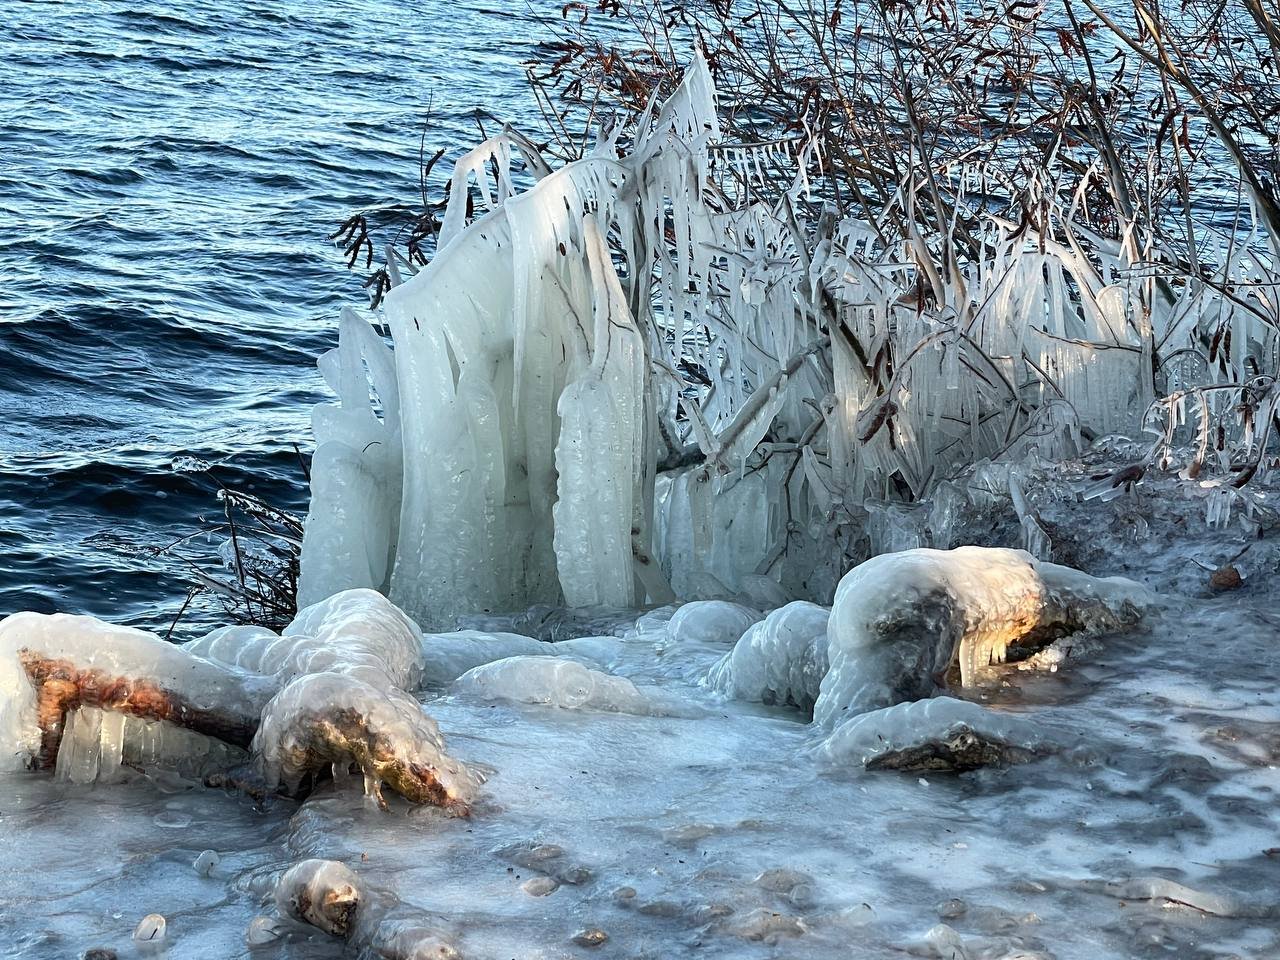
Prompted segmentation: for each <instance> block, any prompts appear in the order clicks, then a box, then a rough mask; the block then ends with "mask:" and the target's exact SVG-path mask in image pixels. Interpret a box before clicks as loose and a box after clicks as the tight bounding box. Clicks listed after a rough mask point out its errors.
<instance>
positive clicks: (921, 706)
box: [814, 697, 1052, 770]
mask: <svg viewBox="0 0 1280 960" xmlns="http://www.w3.org/2000/svg"><path fill="white" fill-rule="evenodd" d="M1051 743H1052V740H1050V739H1049V738H1048V737H1046V735H1045V734H1044V733H1043V732H1042V731H1041V730H1040V729H1039V728H1038V727H1037V726H1036V724H1035V723H1034V722H1032V721H1030V720H1028V719H1026V718H1025V717H1021V716H1017V715H1015V714H1009V713H997V712H996V711H994V710H988V709H986V708H985V707H981V706H979V705H978V704H976V703H970V702H969V701H967V700H957V699H955V698H954V697H934V698H932V699H928V700H917V701H915V702H912V703H899V704H896V705H894V706H892V707H883V708H881V709H879V710H872V711H870V712H869V713H861V714H858V715H856V716H852V717H850V718H848V719H847V720H844V721H843V722H841V723H840V724H838V725H837V726H836V728H835V729H834V730H832V731H831V733H830V734H828V735H827V736H826V738H824V739H823V740H822V741H821V742H820V743H819V744H818V745H817V746H816V747H815V748H814V754H815V756H817V757H818V758H819V759H821V760H822V761H824V762H827V763H830V764H834V765H837V766H841V767H848V766H855V765H858V766H864V767H867V768H868V769H876V768H892V769H901V770H972V769H975V768H977V767H984V766H993V765H999V764H1003V763H1010V762H1015V761H1020V760H1026V759H1029V758H1030V757H1032V756H1033V755H1034V754H1035V753H1037V752H1039V751H1043V750H1045V749H1048V747H1049V746H1050V745H1051Z"/></svg>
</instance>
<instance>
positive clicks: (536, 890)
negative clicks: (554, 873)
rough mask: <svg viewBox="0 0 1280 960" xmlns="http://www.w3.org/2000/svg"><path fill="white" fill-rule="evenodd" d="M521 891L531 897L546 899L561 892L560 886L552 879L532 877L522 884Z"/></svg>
mask: <svg viewBox="0 0 1280 960" xmlns="http://www.w3.org/2000/svg"><path fill="white" fill-rule="evenodd" d="M520 889H521V890H523V891H524V892H525V893H527V894H528V895H529V896H531V897H545V896H547V895H548V894H552V893H555V892H556V891H557V890H559V889H560V884H559V882H558V881H556V880H555V879H553V878H552V877H530V878H529V879H528V880H526V881H525V882H524V883H522V884H520Z"/></svg>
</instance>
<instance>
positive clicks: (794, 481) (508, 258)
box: [301, 58, 1253, 629]
mask: <svg viewBox="0 0 1280 960" xmlns="http://www.w3.org/2000/svg"><path fill="white" fill-rule="evenodd" d="M618 129H619V128H617V127H615V128H614V131H613V134H612V135H611V136H605V137H604V138H603V139H601V140H600V141H599V142H598V143H597V144H596V146H595V148H594V150H593V151H591V152H590V153H588V155H586V156H585V157H583V158H582V159H579V160H577V161H574V162H572V163H569V164H567V165H565V166H564V167H562V168H560V169H557V170H552V169H551V168H550V167H549V165H548V164H547V163H546V162H545V161H544V160H543V159H542V158H541V157H540V156H539V155H538V152H537V150H536V149H535V148H534V147H533V146H532V145H531V144H530V143H529V142H528V141H527V140H526V139H525V138H523V137H521V136H520V135H519V134H517V133H515V132H514V131H511V130H507V131H504V132H503V133H502V134H500V135H499V136H497V137H495V138H493V139H491V140H488V141H486V142H485V143H483V144H481V145H480V146H478V147H476V148H475V149H474V150H472V151H471V152H470V153H468V154H466V155H465V156H464V157H462V158H461V159H460V160H459V161H458V162H457V164H456V166H455V168H454V171H453V175H452V178H451V184H452V194H451V200H450V203H449V206H448V209H447V213H446V216H445V218H444V224H443V229H442V231H441V234H440V236H439V243H438V248H437V253H436V256H435V257H434V259H433V260H432V261H431V262H430V264H429V265H428V266H426V267H425V268H423V269H421V270H419V271H417V272H416V273H414V274H413V275H412V276H408V275H405V276H403V280H402V282H398V283H397V285H395V286H394V288H393V289H392V290H391V291H390V292H389V294H388V295H387V297H386V300H385V316H384V319H385V322H386V325H387V327H388V328H389V330H390V332H391V336H392V339H393V341H394V349H392V348H391V347H389V346H388V345H387V344H386V343H385V342H384V341H383V340H382V339H381V338H380V337H379V336H378V335H377V334H376V333H375V332H374V330H373V329H372V328H371V326H370V325H369V324H368V323H367V322H366V321H365V320H363V319H361V318H360V317H358V316H357V315H356V314H355V313H354V312H353V311H350V310H348V311H344V313H343V317H342V319H341V322H340V327H339V338H338V339H339V344H338V347H337V348H336V349H335V350H333V351H331V352H330V353H328V354H326V355H325V356H324V357H323V359H322V360H321V363H320V366H321V369H322V371H323V373H324V376H325V379H326V380H327V382H328V383H329V384H330V386H331V387H332V388H333V390H334V391H335V393H336V394H337V395H338V402H337V403H336V404H322V405H320V406H318V407H317V408H316V409H315V413H314V432H315V437H316V443H317V447H316V454H315V460H314V464H313V468H312V499H311V507H310V513H309V517H308V520H307V525H306V536H305V541H304V545H303V552H302V573H301V599H302V601H303V602H304V603H305V602H314V601H316V600H319V599H321V598H323V597H325V596H329V595H331V594H332V593H334V592H336V591H338V590H342V589H348V588H353V587H371V588H373V589H376V590H380V591H382V592H384V593H385V594H386V595H387V596H389V597H390V598H391V599H392V600H394V601H395V602H396V604H397V605H399V606H400V607H401V608H403V609H404V610H406V611H407V612H409V613H410V614H411V615H412V616H414V617H415V618H416V619H417V620H418V621H419V622H421V623H422V624H423V625H424V626H426V627H428V628H430V629H447V628H448V627H450V626H451V625H452V624H453V623H454V622H455V618H456V617H457V616H458V615H464V614H471V613H475V612H477V611H509V610H522V609H526V608H528V607H529V606H531V605H534V604H551V605H557V604H564V605H568V606H587V605H594V604H604V605H611V606H616V607H633V606H637V605H640V604H644V603H650V604H661V603H667V602H670V601H672V600H673V599H677V598H679V599H682V600H690V599H707V598H715V597H730V596H733V595H735V594H737V593H739V592H741V591H742V590H743V589H744V586H745V585H746V584H747V583H748V582H749V581H750V580H751V579H752V578H757V579H758V578H766V577H767V578H769V579H770V580H772V581H773V582H774V583H775V584H778V585H779V588H780V590H781V592H782V593H783V594H784V595H785V596H786V597H787V598H807V599H810V600H817V601H825V600H827V599H828V598H830V596H831V595H832V592H833V591H834V588H835V585H836V582H837V581H838V579H839V577H840V576H841V575H842V574H843V573H844V571H845V570H847V569H848V567H849V566H850V564H851V563H852V562H856V561H857V560H858V559H861V558H862V557H863V556H865V555H866V554H865V552H863V551H864V549H865V529H866V523H867V516H868V511H870V510H874V509H875V508H876V504H878V503H881V502H884V501H885V500H899V499H901V498H903V497H904V496H907V497H908V499H912V498H919V497H921V496H924V495H926V494H927V493H929V492H930V491H931V490H933V489H934V488H935V487H936V485H937V483H938V482H939V481H941V480H942V479H943V478H945V477H947V476H949V475H953V474H955V473H956V472H957V470H958V469H959V468H961V467H962V466H964V465H969V464H973V463H977V462H980V461H982V460H983V459H984V458H988V457H996V456H1002V457H1004V458H1006V459H1015V460H1016V459H1017V458H1019V457H1021V456H1023V455H1026V454H1028V453H1030V452H1032V451H1034V452H1037V453H1038V454H1039V455H1041V456H1045V457H1049V458H1053V457H1057V456H1061V455H1065V454H1069V453H1074V452H1075V450H1076V449H1077V447H1078V444H1079V438H1080V429H1081V428H1082V427H1087V428H1088V429H1089V430H1091V431H1092V432H1093V433H1094V434H1097V435H1101V434H1106V433H1111V432H1113V431H1119V430H1124V429H1128V428H1131V427H1136V426H1137V425H1138V424H1139V423H1140V421H1141V415H1142V411H1143V410H1144V409H1145V408H1146V405H1147V404H1148V403H1149V402H1150V401H1151V396H1150V394H1151V384H1150V376H1149V373H1150V370H1151V359H1150V356H1149V355H1148V354H1149V344H1150V343H1151V341H1152V338H1153V337H1154V338H1155V340H1156V341H1157V342H1159V343H1160V344H1161V345H1162V346H1163V347H1165V348H1166V349H1169V348H1171V347H1173V346H1176V344H1178V343H1181V342H1183V341H1186V342H1187V343H1191V341H1192V338H1194V336H1195V335H1196V332H1197V331H1198V330H1199V329H1200V328H1201V326H1202V325H1203V324H1202V321H1203V320H1204V318H1205V317H1207V316H1209V315H1210V314H1212V316H1213V317H1226V318H1227V321H1226V322H1231V323H1235V322H1236V320H1235V319H1234V318H1235V313H1233V312H1232V310H1233V308H1232V307H1231V306H1230V304H1225V305H1224V304H1223V303H1221V302H1219V303H1218V304H1217V309H1216V310H1214V309H1211V307H1213V304H1210V303H1208V302H1201V301H1200V300H1195V301H1194V302H1193V301H1192V300H1185V298H1184V300H1182V301H1179V302H1178V303H1176V304H1165V303H1163V302H1161V303H1157V304H1155V305H1154V306H1152V307H1151V308H1150V310H1149V311H1147V310H1146V308H1144V310H1136V309H1135V307H1134V302H1135V301H1134V297H1135V296H1136V294H1134V289H1133V284H1134V283H1136V282H1138V281H1135V280H1133V279H1132V277H1133V275H1134V271H1132V270H1130V269H1129V268H1128V260H1127V259H1126V257H1127V256H1128V254H1126V252H1125V251H1124V250H1122V249H1119V248H1117V249H1112V248H1111V247H1109V246H1108V245H1107V244H1106V243H1105V242H1104V241H1102V240H1100V239H1096V238H1093V239H1091V240H1090V244H1091V246H1090V248H1089V251H1088V252H1086V251H1085V250H1084V249H1083V248H1081V247H1080V246H1079V245H1078V244H1074V243H1072V244H1071V245H1067V246H1064V245H1063V244H1062V243H1060V242H1057V241H1054V240H1053V239H1052V238H1050V237H1036V236H1030V235H1027V234H1022V233H1018V232H1017V231H1014V230H1013V229H1012V227H1011V226H1010V225H1001V224H1000V223H998V222H996V221H992V222H991V224H990V227H991V231H992V232H993V236H994V238H995V239H994V240H993V241H992V243H991V245H990V247H989V249H991V250H993V251H995V252H994V253H993V254H991V259H990V260H989V262H981V263H974V264H970V265H968V266H967V267H964V268H963V271H962V272H963V274H964V276H963V277H962V278H958V279H956V280H955V281H954V282H950V283H942V281H940V280H937V278H936V277H929V278H920V277H917V275H916V268H914V267H912V266H911V262H912V261H916V262H923V261H922V260H921V257H920V256H918V255H917V254H919V251H915V252H914V253H913V252H912V251H911V250H903V249H897V248H890V249H886V248H885V246H884V245H883V243H882V241H881V240H879V239H878V237H879V233H878V231H877V230H876V229H874V228H873V227H872V226H870V225H868V224H865V223H862V222H860V221H857V220H853V219H843V220H842V219H839V218H837V217H835V216H834V215H828V214H822V215H821V216H818V217H817V218H816V219H815V220H814V221H813V222H809V221H808V220H807V219H806V213H805V211H806V210H813V209H814V208H815V207H816V206H818V205H817V204H815V203H814V202H813V198H812V197H811V196H810V195H809V189H810V175H811V173H812V172H814V171H818V172H820V170H821V164H822V162H823V158H821V157H820V156H818V155H817V154H816V153H815V151H814V149H813V148H812V145H811V144H806V143H803V142H799V143H798V144H789V145H786V146H785V149H779V150H775V151H773V152H772V153H771V154H770V156H769V157H768V158H767V159H768V160H769V164H767V165H766V164H764V163H762V162H760V161H761V158H760V156H758V154H759V150H760V149H761V148H752V149H746V148H738V147H734V146H733V145H730V144H725V143H722V142H720V129H719V123H718V120H717V116H716V109H715V91H714V89H713V86H712V81H711V77H710V75H709V73H708V70H707V67H706V65H705V64H704V63H703V62H702V61H701V59H700V58H695V60H694V62H693V64H692V65H691V67H690V68H689V70H688V72H687V74H686V76H685V78H684V81H683V82H682V84H681V85H680V86H679V88H678V89H677V90H676V91H675V93H674V94H673V95H672V96H671V97H670V99H669V100H667V101H666V102H665V103H662V104H661V105H658V104H656V103H655V104H653V105H651V107H650V109H649V110H648V111H647V112H646V113H645V114H644V115H643V116H642V117H640V118H639V119H638V121H636V122H635V123H634V124H633V125H629V126H628V129H627V138H626V143H627V148H626V149H625V150H624V149H622V148H620V146H619V138H618ZM517 152H518V153H519V154H520V155H521V156H522V157H523V160H524V170H525V174H526V176H527V177H528V178H531V179H532V181H533V182H532V185H531V186H529V187H528V188H527V189H524V190H520V189H517V186H516V181H517V180H518V179H519V178H518V177H516V176H515V175H514V174H513V170H514V167H513V162H514V160H513V157H514V155H515V154H516V153H517ZM781 162H790V163H793V164H794V170H795V180H794V184H793V185H792V187H791V189H790V190H787V191H783V192H782V193H781V195H780V196H777V194H778V191H777V189H776V188H773V189H772V192H773V194H774V195H775V196H776V200H775V201H771V202H770V203H766V202H765V201H764V200H762V199H760V197H764V196H769V195H770V190H771V188H770V186H769V184H768V183H767V182H765V173H764V169H765V167H766V166H769V167H770V168H772V169H777V167H778V164H779V163H781ZM757 180H758V181H759V182H757ZM957 189H958V190H960V191H961V192H962V193H963V192H964V191H966V190H969V191H971V192H973V193H974V194H975V195H978V194H980V193H981V191H982V189H984V185H983V184H982V183H981V182H979V181H976V180H975V181H973V182H969V181H968V180H967V179H966V178H965V176H963V175H962V176H961V177H960V180H959V181H958V182H957ZM469 200H470V204H469V203H468V201H469ZM469 206H470V207H474V208H475V209H477V210H479V211H481V212H482V215H478V216H476V217H475V218H474V219H473V220H471V221H470V222H468V221H467V219H466V211H467V210H468V208H469ZM908 219H909V216H908ZM1064 229H1066V228H1065V227H1064ZM1067 232H1068V234H1070V231H1069V230H1068V231H1067ZM388 258H389V259H388V263H389V266H390V267H391V273H392V274H393V276H394V277H395V278H396V279H397V280H400V279H401V275H402V272H403V273H407V272H408V271H409V269H410V268H409V267H408V266H407V265H403V264H401V263H400V261H399V259H398V258H397V257H396V256H395V254H394V253H393V252H390V251H389V252H388ZM935 280H937V283H936V284H934V281H935ZM926 281H927V282H928V283H929V284H934V286H935V289H934V290H933V297H932V300H931V301H930V303H929V304H928V305H925V304H923V303H922V301H921V300H920V299H919V298H918V297H911V296H908V295H907V294H908V292H909V291H911V290H914V289H918V285H919V284H924V283H926ZM1148 313H1149V314H1150V323H1151V324H1152V325H1153V326H1152V327H1151V328H1148V327H1147V326H1145V324H1146V323H1147V322H1148V321H1147V319H1146V318H1147V315H1148ZM1137 314H1142V320H1141V324H1138V325H1135V324H1136V323H1137V321H1136V320H1135V316H1136V315H1137ZM1214 322H1217V321H1216V320H1215V321H1214ZM1139 327H1141V329H1139ZM1252 329H1253V328H1249V329H1245V328H1243V327H1241V329H1240V330H1237V331H1236V339H1235V340H1233V343H1234V344H1237V345H1239V344H1246V345H1247V344H1248V343H1250V342H1252V341H1251V340H1250V337H1252V336H1253V333H1251V332H1250V331H1251V330H1252ZM1242 349H1243V348H1242ZM1024 526H1025V527H1026V531H1025V533H1026V536H1025V538H1024V542H1023V544H1022V545H1023V546H1024V547H1025V548H1026V549H1028V550H1029V551H1031V552H1033V553H1035V554H1036V555H1037V556H1040V557H1044V558H1047V557H1048V556H1049V549H1050V544H1049V543H1048V541H1047V537H1045V535H1044V531H1043V530H1042V529H1039V528H1038V527H1037V525H1036V524H1034V523H1028V524H1024Z"/></svg>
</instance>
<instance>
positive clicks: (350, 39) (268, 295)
mask: <svg viewBox="0 0 1280 960" xmlns="http://www.w3.org/2000/svg"><path fill="white" fill-rule="evenodd" d="M155 6H156V5H147V4H138V3H136V2H134V3H123V2H94V0H86V2H82V3H77V4H66V3H60V2H53V3H16V2H13V0H10V2H5V3H0V9H3V16H0V84H2V85H3V89H4V91H5V94H4V96H3V97H0V156H3V158H4V159H3V162H0V276H3V277H4V278H5V284H4V286H3V287H0V615H4V614H7V613H10V612H12V611H14V610H20V609H33V610H40V611H51V610H54V609H58V610H63V611H68V612H76V613H92V614H97V615H103V616H110V617H111V618H113V619H117V620H125V621H127V622H131V623H136V624H139V625H143V626H148V627H155V628H159V629H162V630H163V629H165V628H166V627H167V626H168V624H169V623H170V622H171V621H172V619H173V616H174V614H175V613H176V612H177V609H178V607H179V606H180V604H181V602H182V599H183V597H184V596H185V593H186V590H187V586H188V583H189V578H188V577H187V576H186V575H185V573H184V571H183V570H182V568H181V566H180V564H179V563H177V562H176V561H171V562H168V563H167V565H158V563H157V561H155V560H154V559H152V558H148V557H145V556H131V555H129V554H128V553H122V552H121V551H120V550H119V549H118V546H119V544H120V543H121V542H122V541H123V542H132V543H141V544H150V545H163V544H165V543H168V542H171V541H173V540H174V539H176V538H178V537H179V536H183V535H186V534H189V533H190V532H191V531H192V529H193V528H194V526H195V522H196V519H197V518H198V517H199V516H201V515H214V514H216V513H217V512H218V510H219V507H218V505H217V503H216V501H215V499H214V492H215V490H216V487H217V484H218V483H224V484H227V485H231V486H237V487H240V488H243V489H248V490H250V491H252V492H255V493H258V494H260V495H263V496H265V497H267V498H268V499H270V500H272V501H274V502H276V503H278V504H280V505H281V506H286V507H291V508H293V509H295V510H299V511H301V510H303V509H305V494H306V490H305V481H304V479H303V472H302V468H301V466H300V462H299V458H298V455H297V453H296V452H295V449H294V444H298V445H299V446H300V447H301V448H302V449H303V450H304V451H306V449H307V448H308V446H309V444H310V436H309V427H308V419H309V412H310V406H311V404H312V403H314V402H315V401H316V400H317V399H318V398H320V397H321V396H322V395H323V384H322V383H321V381H320V378H319V375H318V373H317V372H316V369H315V358H316V357H317V356H318V355H319V354H320V353H321V352H322V351H324V350H325V349H327V348H328V347H329V346H331V345H332V344H333V343H334V341H335V339H336V337H335V324H334V318H335V317H336V313H337V310H338V307H339V306H340V305H341V304H342V303H346V302H357V301H359V300H361V299H362V298H363V294H362V291H361V290H360V278H359V277H357V276H355V275H352V274H349V273H347V272H346V270H345V269H344V265H343V261H342V258H341V256H340V254H339V252H338V251H337V250H335V249H334V248H333V247H332V245H331V244H329V243H328V242H327V239H326V238H327V237H328V235H329V234H330V233H331V232H332V231H333V229H334V227H335V226H336V225H337V224H338V223H339V222H341V221H342V220H343V219H345V217H346V216H348V215H349V214H350V213H352V212H354V211H356V210H359V209H364V208H369V207H378V206H383V205H388V204H393V203H397V202H401V201H405V200H410V199H412V198H413V197H414V196H416V194H417V192H418V169H417V157H418V142H419V137H420V135H421V131H422V126H423V123H424V122H425V121H426V120H427V118H428V109H427V105H428V102H429V101H430V104H431V110H430V130H429V134H428V142H429V143H431V144H433V145H435V146H437V147H448V148H450V151H451V152H456V149H457V148H458V147H460V146H463V145H466V144H468V143H469V142H471V141H473V140H474V139H475V136H476V128H475V124H474V120H473V119H472V115H473V111H474V109H475V108H476V107H489V108H495V109H496V112H500V113H502V114H504V115H510V116H513V119H516V120H522V119H527V117H528V115H529V114H530V113H532V111H533V103H532V100H531V99H530V98H529V96H528V95H527V94H526V92H525V88H524V81H523V71H522V68H521V66H520V62H521V60H522V59H523V58H524V57H525V56H526V55H527V52H528V51H529V50H530V49H531V46H532V44H533V43H534V42H535V41H536V39H537V36H538V34H539V30H538V28H537V26H536V25H535V24H534V23H532V22H531V21H530V20H529V19H528V14H527V12H526V10H527V8H526V6H525V5H524V3H522V2H521V3H512V4H510V7H511V9H512V12H506V11H504V10H499V9H493V8H492V7H482V6H480V5H476V4H473V3H467V2H461V3H442V2H438V0H426V2H424V3H420V4H414V5H408V4H401V3H393V2H390V0H363V2H360V0H357V2H348V3H344V4H342V5H341V9H338V7H337V6H336V5H335V6H334V7H332V8H330V7H329V6H328V5H323V4H293V3H271V4H267V3H250V2H233V0H202V2H199V3H196V2H191V0H179V2H167V3H165V4H163V11H162V12H161V11H160V10H159V9H155V8H154V7H155ZM184 457H193V458H197V459H198V460H200V461H204V462H205V463H208V464H209V465H210V467H209V469H208V471H205V472H200V471H195V472H192V471H190V470H181V469H179V470H175V469H174V461H175V459H179V458H184ZM179 462H180V463H181V462H182V461H181V460H180V461H179ZM210 615H213V611H204V616H210ZM200 617H201V614H199V613H197V616H196V619H195V620H193V621H190V623H191V625H192V626H194V625H195V624H197V623H199V621H200Z"/></svg>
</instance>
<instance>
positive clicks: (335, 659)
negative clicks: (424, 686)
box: [184, 589, 423, 690]
mask: <svg viewBox="0 0 1280 960" xmlns="http://www.w3.org/2000/svg"><path fill="white" fill-rule="evenodd" d="M184 649H186V650H187V651H188V652H189V653H192V654H195V655H196V656H204V657H208V658H210V659H219V660H222V661H223V662H225V663H228V664H231V665H234V666H237V667H240V668H242V669H245V670H249V671H252V672H253V673H259V674H263V675H267V676H273V677H276V678H277V679H278V680H279V681H280V682H282V683H283V682H288V681H289V680H291V679H293V678H294V677H298V676H302V675H304V674H309V673H321V672H330V673H343V674H347V675H349V676H353V677H357V678H359V679H361V680H363V681H365V682H366V683H369V684H371V685H372V686H374V687H377V688H378V689H382V690H387V689H399V690H411V689H414V688H415V687H416V686H417V684H418V682H419V679H420V678H421V675H422V669H423V652H422V632H421V631H420V630H419V629H418V626H417V624H415V623H414V622H413V621H412V620H410V619H409V618H408V617H406V616H405V615H404V613H402V612H401V610H400V608H399V607H397V606H396V605H395V604H393V603H392V602H391V601H390V600H388V599H387V598H386V597H384V596H383V595H382V594H380V593H378V592H377V591H376V590H368V589H355V590H344V591H343V592H342V593H336V594H334V595H333V596H331V597H329V598H328V599H326V600H322V601H320V602H319V603H314V604H312V605H311V606H309V607H305V608H303V609H302V610H300V611H298V614H297V616H296V617H294V619H293V622H292V623H290V624H289V626H287V627H285V628H284V631H283V632H282V633H281V634H280V635H279V636H277V635H276V634H274V633H272V632H271V631H270V630H266V629H265V628H262V627H232V628H229V629H227V628H223V629H222V630H215V631H213V632H212V633H210V634H208V635H207V636H205V637H202V638H201V639H199V640H194V641H192V642H191V643H189V644H187V645H186V646H185V648H184Z"/></svg>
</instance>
